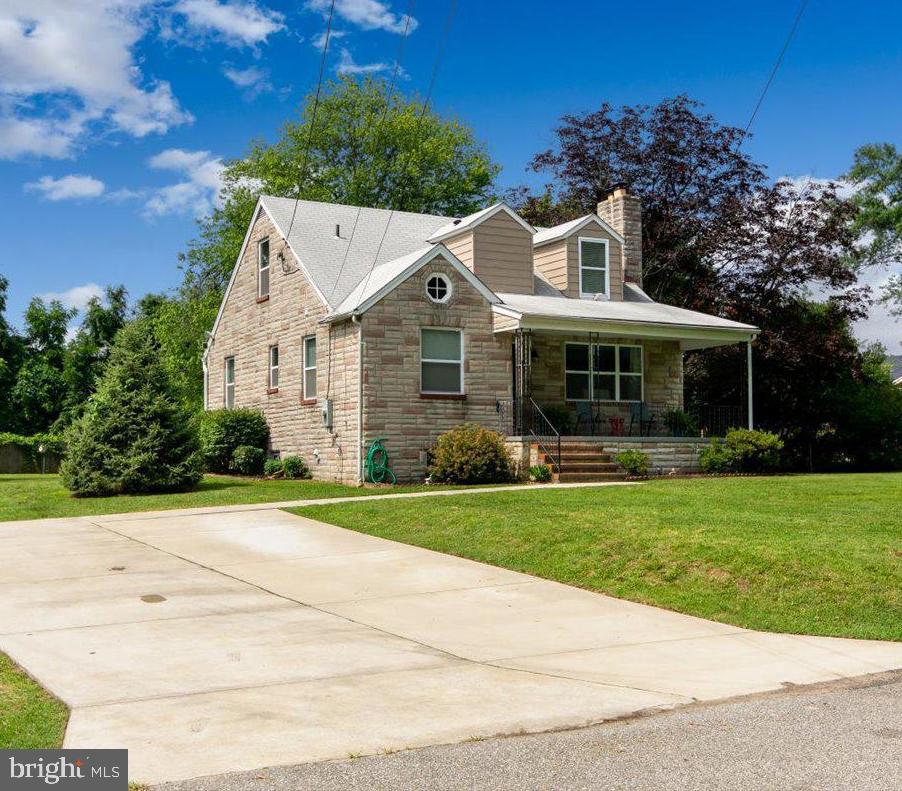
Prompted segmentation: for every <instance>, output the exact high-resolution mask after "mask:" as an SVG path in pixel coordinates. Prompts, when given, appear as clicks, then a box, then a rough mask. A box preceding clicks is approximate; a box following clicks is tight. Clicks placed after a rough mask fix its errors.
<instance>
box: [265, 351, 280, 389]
mask: <svg viewBox="0 0 902 791" xmlns="http://www.w3.org/2000/svg"><path fill="white" fill-rule="evenodd" d="M273 351H275V353H276V356H277V357H278V354H279V344H278V343H274V344H272V346H270V347H269V351H268V352H267V354H268V355H269V378H268V379H267V380H266V386H267V388H268V389H269V390H278V389H279V381H278V380H279V363H278V362H277V363H276V364H275V365H273V362H272V353H273ZM273 371H275V372H276V383H275V384H273V376H272V375H273Z"/></svg>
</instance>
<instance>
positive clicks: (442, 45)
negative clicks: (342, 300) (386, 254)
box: [354, 0, 457, 311]
mask: <svg viewBox="0 0 902 791" xmlns="http://www.w3.org/2000/svg"><path fill="white" fill-rule="evenodd" d="M456 9H457V0H450V3H449V6H448V16H447V18H446V19H445V29H444V32H443V33H442V41H441V43H440V44H439V49H438V53H437V54H436V56H435V64H434V65H433V67H432V78H431V79H430V80H429V89H428V90H427V92H426V97H425V98H424V99H423V106H422V108H421V109H420V115H419V118H418V119H417V126H418V128H419V125H420V122H421V121H422V120H423V117H424V116H425V115H426V112H427V110H428V109H429V102H430V100H431V99H432V90H433V88H434V87H435V81H436V77H437V76H438V71H439V66H440V64H441V62H442V57H443V56H444V54H445V47H446V46H447V44H448V36H449V34H450V32H451V24H452V22H453V21H454V12H455V10H456ZM394 214H395V210H394V209H392V210H391V211H390V212H389V213H388V221H387V222H386V223H385V228H384V229H383V230H382V238H381V239H380V240H379V247H377V248H376V255H374V256H373V262H372V263H371V264H370V270H369V272H367V274H366V280H365V281H364V284H363V288H362V289H361V290H360V296H359V297H358V299H357V304H356V305H355V306H354V310H355V311H356V310H357V308H359V307H360V304H361V302H363V295H364V294H366V289H367V286H368V285H369V282H370V277H371V276H372V274H373V269H375V267H376V261H378V260H379V253H381V252H382V245H383V243H384V242H385V236H386V234H387V233H388V226H389V225H391V221H392V217H393V216H394Z"/></svg>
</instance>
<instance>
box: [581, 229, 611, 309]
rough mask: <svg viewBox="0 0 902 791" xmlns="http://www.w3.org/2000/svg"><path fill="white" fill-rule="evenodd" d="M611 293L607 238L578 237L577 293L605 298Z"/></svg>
mask: <svg viewBox="0 0 902 791" xmlns="http://www.w3.org/2000/svg"><path fill="white" fill-rule="evenodd" d="M610 293H611V270H610V266H609V262H608V241H607V239H589V238H586V237H580V238H579V295H580V297H583V298H588V299H599V298H600V299H607V298H608V297H609V296H610Z"/></svg>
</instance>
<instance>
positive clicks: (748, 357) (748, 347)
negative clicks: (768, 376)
mask: <svg viewBox="0 0 902 791" xmlns="http://www.w3.org/2000/svg"><path fill="white" fill-rule="evenodd" d="M745 365H746V380H747V381H748V407H749V409H748V412H749V429H750V430H751V429H754V428H755V412H754V404H753V398H752V342H751V341H746V342H745Z"/></svg>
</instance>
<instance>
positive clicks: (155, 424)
mask: <svg viewBox="0 0 902 791" xmlns="http://www.w3.org/2000/svg"><path fill="white" fill-rule="evenodd" d="M65 436H66V446H67V454H66V459H65V460H64V462H63V464H62V466H61V467H60V474H61V476H62V481H63V484H64V485H65V486H66V487H67V488H69V489H71V490H72V491H73V492H74V493H75V494H77V495H80V496H87V497H96V496H102V495H109V494H138V493H142V492H162V491H176V490H180V489H187V488H190V487H191V486H193V485H194V484H196V483H197V482H198V481H199V480H200V478H201V457H200V447H199V445H198V440H197V429H196V426H194V425H193V421H192V419H191V418H190V417H189V416H188V414H186V412H185V410H184V409H183V408H182V407H181V405H180V404H179V403H178V398H177V397H176V393H175V390H174V388H173V387H172V383H171V382H170V379H169V376H168V375H167V373H166V370H165V368H164V367H163V366H162V365H161V364H160V349H159V344H158V343H157V341H156V337H155V335H154V331H153V327H152V326H151V325H149V324H148V322H147V321H146V320H135V321H132V322H131V323H130V324H128V325H126V326H125V327H124V328H123V329H122V330H120V332H119V333H118V335H117V336H116V342H115V343H114V344H113V348H112V351H111V353H110V358H109V361H108V363H107V365H106V368H105V370H104V372H103V376H102V377H101V379H100V382H99V384H98V386H97V391H96V392H95V393H94V394H93V395H92V396H91V398H90V400H89V401H88V404H87V407H86V409H85V411H84V414H82V416H81V417H80V418H78V420H76V421H75V422H74V423H73V424H72V425H71V426H70V427H69V429H68V431H67V432H66V435H65Z"/></svg>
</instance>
